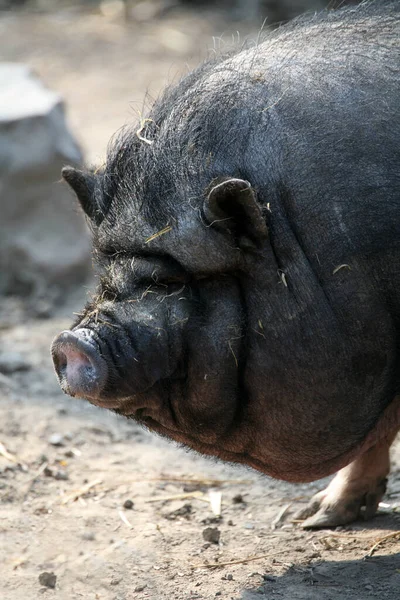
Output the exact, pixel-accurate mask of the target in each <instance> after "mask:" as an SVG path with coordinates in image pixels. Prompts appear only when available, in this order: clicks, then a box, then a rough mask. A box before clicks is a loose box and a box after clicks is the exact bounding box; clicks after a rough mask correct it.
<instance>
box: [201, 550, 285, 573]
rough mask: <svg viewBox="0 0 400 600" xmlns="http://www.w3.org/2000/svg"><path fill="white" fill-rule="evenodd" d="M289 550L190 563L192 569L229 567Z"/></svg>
mask: <svg viewBox="0 0 400 600" xmlns="http://www.w3.org/2000/svg"><path fill="white" fill-rule="evenodd" d="M286 553H287V550H281V551H279V552H270V553H269V554H258V555H257V556H248V557H247V558H240V559H237V560H228V561H226V562H216V563H203V564H201V565H190V566H191V568H192V569H203V568H207V569H216V568H218V567H228V566H230V565H241V564H245V563H248V562H253V561H255V560H261V559H263V558H275V556H277V555H278V554H286Z"/></svg>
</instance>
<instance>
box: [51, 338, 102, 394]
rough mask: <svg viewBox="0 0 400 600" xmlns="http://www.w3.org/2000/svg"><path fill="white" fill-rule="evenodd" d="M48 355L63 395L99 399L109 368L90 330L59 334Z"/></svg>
mask: <svg viewBox="0 0 400 600" xmlns="http://www.w3.org/2000/svg"><path fill="white" fill-rule="evenodd" d="M51 354H52V357H53V363H54V367H55V370H56V373H57V376H58V379H59V382H60V385H61V388H62V390H63V392H64V393H66V394H69V395H70V396H78V397H83V398H92V399H96V398H98V397H99V396H100V394H101V392H102V390H103V389H104V387H105V384H106V381H107V375H108V368H107V363H106V361H105V360H104V358H103V357H102V356H101V353H100V349H99V347H98V345H97V343H96V340H95V339H94V336H93V334H92V332H91V331H90V330H89V329H77V330H76V331H63V332H61V333H60V334H59V335H58V336H57V337H56V338H55V340H54V341H53V344H52V347H51Z"/></svg>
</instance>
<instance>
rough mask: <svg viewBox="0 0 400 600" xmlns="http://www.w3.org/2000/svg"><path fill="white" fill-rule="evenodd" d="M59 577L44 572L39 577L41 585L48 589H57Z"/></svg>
mask: <svg viewBox="0 0 400 600" xmlns="http://www.w3.org/2000/svg"><path fill="white" fill-rule="evenodd" d="M56 582H57V575H55V574H54V573H48V572H47V571H44V572H43V573H40V575H39V583H40V585H44V587H48V588H51V589H54V588H55V587H56Z"/></svg>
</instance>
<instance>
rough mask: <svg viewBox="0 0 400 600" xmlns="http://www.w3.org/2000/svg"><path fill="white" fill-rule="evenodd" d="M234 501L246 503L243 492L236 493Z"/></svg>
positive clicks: (234, 502) (235, 502)
mask: <svg viewBox="0 0 400 600" xmlns="http://www.w3.org/2000/svg"><path fill="white" fill-rule="evenodd" d="M232 502H233V504H244V499H243V496H242V494H236V496H233V498H232Z"/></svg>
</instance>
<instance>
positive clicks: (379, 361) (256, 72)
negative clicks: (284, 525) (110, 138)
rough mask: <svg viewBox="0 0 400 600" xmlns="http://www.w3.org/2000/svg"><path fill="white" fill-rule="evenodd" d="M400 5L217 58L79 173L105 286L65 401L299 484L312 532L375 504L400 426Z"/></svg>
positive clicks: (70, 174)
mask: <svg viewBox="0 0 400 600" xmlns="http://www.w3.org/2000/svg"><path fill="white" fill-rule="evenodd" d="M399 23H400V21H399V7H398V3H397V2H376V3H367V4H364V5H363V6H360V7H357V8H347V9H343V10H340V11H337V12H333V13H322V14H320V15H317V16H312V17H310V18H303V19H301V20H299V21H298V22H295V23H294V24H290V25H289V26H284V27H282V28H280V29H278V30H277V31H276V32H274V33H272V34H270V35H269V36H268V38H267V39H266V41H264V42H263V43H262V44H258V45H255V46H254V47H251V48H248V49H245V50H243V51H241V52H237V53H233V54H231V55H228V56H225V57H219V58H217V59H215V60H212V61H210V62H207V63H206V64H204V65H203V66H201V67H200V68H199V69H197V70H196V71H194V72H193V73H191V74H189V75H188V76H187V77H185V78H184V79H183V80H182V81H181V82H180V83H179V84H178V85H177V86H176V87H172V88H171V89H168V90H167V91H166V92H165V93H164V95H163V96H162V97H161V99H160V100H158V101H157V102H156V103H155V105H154V107H153V108H152V110H151V112H150V114H149V116H148V118H147V119H145V120H143V121H142V122H141V123H140V124H139V125H138V126H137V127H136V128H135V129H134V130H127V131H125V133H123V134H122V135H120V136H119V137H118V139H117V140H116V141H115V143H114V145H113V147H112V149H111V151H110V154H109V157H108V161H107V164H106V166H105V167H104V169H103V170H102V171H99V172H96V173H89V172H88V173H84V172H81V171H78V170H75V169H72V168H70V167H66V168H65V169H64V170H63V176H64V178H65V179H66V181H67V182H68V183H69V184H70V185H71V187H72V188H73V190H75V192H76V194H77V196H78V198H79V201H80V203H81V205H82V207H83V210H84V211H85V213H86V214H87V216H88V218H89V220H90V224H91V227H92V229H93V243H94V257H95V260H96V262H97V264H98V268H99V270H100V283H99V287H98V290H97V295H96V297H95V299H94V300H93V301H91V302H90V303H89V304H88V305H87V306H86V308H85V310H84V312H83V314H82V315H81V317H80V318H79V319H78V320H77V321H76V323H75V324H74V325H73V327H72V328H71V330H70V331H65V332H62V333H61V334H60V335H59V336H58V337H57V338H56V339H55V341H54V343H53V347H52V353H53V359H54V364H55V367H56V370H57V373H58V377H59V380H60V383H61V387H62V389H63V390H64V391H65V392H66V393H68V394H70V395H72V396H80V397H83V398H87V399H88V400H89V401H90V402H92V403H93V404H95V405H97V406H101V407H106V408H109V409H112V410H114V411H116V412H118V413H120V414H122V415H126V416H127V417H132V418H134V419H136V420H137V421H139V422H140V423H143V424H144V425H146V426H147V427H148V428H150V429H152V430H154V431H156V432H158V433H160V434H162V435H165V436H167V437H170V438H173V439H175V440H177V441H178V442H182V443H184V444H186V445H188V446H190V447H192V448H194V449H195V450H197V451H199V452H202V453H204V454H209V455H214V456H217V457H219V458H221V459H224V460H228V461H234V462H239V463H244V464H246V465H250V466H251V467H253V468H255V469H258V470H259V471H262V472H263V473H267V474H269V475H272V476H273V477H277V478H281V479H285V480H288V481H295V482H296V481H311V480H314V479H317V478H320V477H322V476H325V475H329V474H330V473H334V472H335V471H337V470H339V469H341V470H340V472H339V474H338V475H337V476H336V478H335V479H334V480H333V482H332V483H331V484H330V485H329V486H328V488H327V489H326V490H324V491H323V492H320V494H318V495H317V496H316V497H314V499H313V500H312V502H311V504H310V506H309V507H308V508H307V509H306V511H303V516H308V517H309V518H308V519H307V520H306V521H305V526H310V527H313V526H322V525H337V524H340V523H346V522H349V521H351V520H353V519H355V518H357V517H358V516H359V515H360V514H361V513H364V514H365V516H366V517H369V516H371V515H373V514H374V512H375V511H376V508H377V505H378V502H379V500H380V498H381V497H382V495H383V493H384V490H385V482H386V476H387V474H388V472H389V457H388V450H389V446H390V444H391V442H392V441H393V438H394V436H395V434H396V432H397V430H398V428H399V425H400V400H399V397H398V394H399V392H400V380H399V375H400V373H399V338H400V127H399V115H400V86H399V82H400V75H399V65H400V56H399V48H400V26H399Z"/></svg>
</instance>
